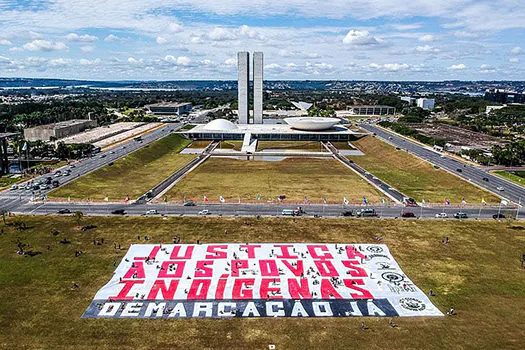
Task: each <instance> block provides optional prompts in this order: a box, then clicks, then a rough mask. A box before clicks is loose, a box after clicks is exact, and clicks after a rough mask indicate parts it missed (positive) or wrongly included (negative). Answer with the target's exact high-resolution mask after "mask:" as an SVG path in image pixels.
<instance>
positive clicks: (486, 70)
mask: <svg viewBox="0 0 525 350" xmlns="http://www.w3.org/2000/svg"><path fill="white" fill-rule="evenodd" d="M479 69H480V73H483V74H488V73H496V69H495V68H494V67H492V66H491V65H489V64H482V65H481V66H479Z"/></svg>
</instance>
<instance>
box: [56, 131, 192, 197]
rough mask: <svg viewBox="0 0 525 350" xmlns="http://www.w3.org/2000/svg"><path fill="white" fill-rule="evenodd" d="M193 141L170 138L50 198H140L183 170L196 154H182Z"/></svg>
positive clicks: (77, 181)
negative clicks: (127, 196) (179, 170)
mask: <svg viewBox="0 0 525 350" xmlns="http://www.w3.org/2000/svg"><path fill="white" fill-rule="evenodd" d="M189 142H190V141H188V140H185V139H183V138H182V137H180V136H179V135H175V134H173V135H169V136H166V137H165V138H162V139H160V140H159V141H156V142H155V143H153V144H151V145H150V146H149V147H147V148H142V149H140V150H138V151H136V152H133V153H132V154H130V155H128V156H126V157H125V158H122V159H119V160H117V161H115V163H114V164H113V165H112V166H105V167H102V168H100V169H98V170H96V171H94V172H92V173H90V174H88V175H85V176H83V177H81V178H79V179H77V180H75V181H73V182H71V183H69V184H67V185H65V186H63V187H61V188H58V189H57V190H55V191H52V192H51V193H50V194H49V198H67V196H68V195H71V198H72V199H79V200H86V199H88V198H90V199H92V200H103V199H104V197H105V196H106V194H107V195H108V197H109V200H110V201H115V200H116V201H120V200H124V198H125V197H126V195H129V196H130V198H132V199H134V198H138V197H139V196H141V195H143V194H144V193H146V192H147V191H148V190H150V189H151V188H152V187H153V186H155V185H156V184H158V183H160V182H161V181H162V180H163V179H165V178H166V177H168V176H169V175H171V174H172V173H174V172H175V171H177V170H178V169H180V168H182V167H183V166H184V165H185V164H187V163H188V162H189V161H190V160H191V159H193V158H194V157H195V156H194V155H189V154H188V155H186V154H178V152H180V150H182V149H183V148H184V147H185V146H186V145H187V144H188V143H189Z"/></svg>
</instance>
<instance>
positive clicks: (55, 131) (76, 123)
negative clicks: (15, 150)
mask: <svg viewBox="0 0 525 350" xmlns="http://www.w3.org/2000/svg"><path fill="white" fill-rule="evenodd" d="M96 125H97V122H96V121H95V120H89V119H72V120H66V121H63V122H58V123H53V124H46V125H39V126H35V127H34V128H27V129H24V138H25V139H26V140H28V141H50V140H58V139H61V138H64V137H67V136H71V135H75V134H78V133H80V132H82V131H84V130H86V129H88V128H92V127H94V126H96Z"/></svg>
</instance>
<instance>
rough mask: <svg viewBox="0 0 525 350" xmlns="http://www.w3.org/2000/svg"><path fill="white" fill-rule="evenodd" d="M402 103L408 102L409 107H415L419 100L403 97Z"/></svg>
mask: <svg viewBox="0 0 525 350" xmlns="http://www.w3.org/2000/svg"><path fill="white" fill-rule="evenodd" d="M400 98H401V101H405V102H408V105H409V106H415V104H416V100H417V98H415V97H410V96H401V97H400Z"/></svg>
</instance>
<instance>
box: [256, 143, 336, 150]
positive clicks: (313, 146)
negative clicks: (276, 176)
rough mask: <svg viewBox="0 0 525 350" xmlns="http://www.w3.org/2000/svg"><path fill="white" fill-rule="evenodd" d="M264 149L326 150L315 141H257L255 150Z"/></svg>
mask: <svg viewBox="0 0 525 350" xmlns="http://www.w3.org/2000/svg"><path fill="white" fill-rule="evenodd" d="M264 149H291V150H305V151H326V149H325V148H324V147H323V146H322V145H321V143H320V142H317V141H259V142H257V150H258V151H262V150H264Z"/></svg>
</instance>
